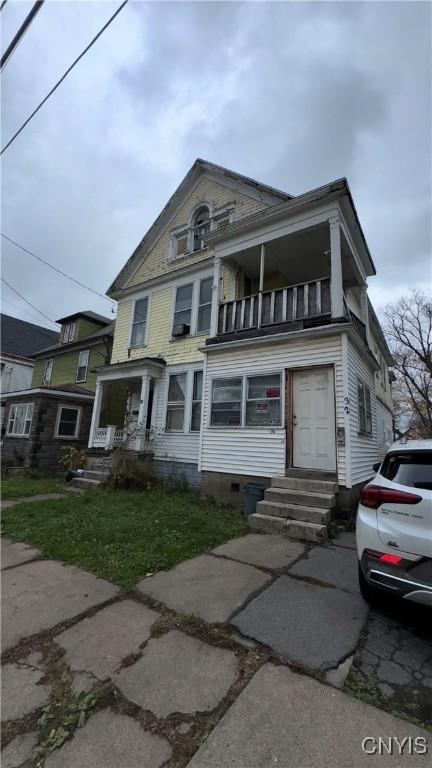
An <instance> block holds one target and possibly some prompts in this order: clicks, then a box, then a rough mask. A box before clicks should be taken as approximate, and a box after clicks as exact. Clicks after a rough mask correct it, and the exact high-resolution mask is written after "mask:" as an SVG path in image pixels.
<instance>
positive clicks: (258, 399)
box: [244, 372, 283, 429]
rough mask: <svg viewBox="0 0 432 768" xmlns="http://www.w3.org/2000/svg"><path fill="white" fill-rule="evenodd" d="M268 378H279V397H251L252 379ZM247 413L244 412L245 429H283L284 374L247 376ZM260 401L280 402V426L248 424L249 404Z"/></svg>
mask: <svg viewBox="0 0 432 768" xmlns="http://www.w3.org/2000/svg"><path fill="white" fill-rule="evenodd" d="M266 376H279V397H249V380H250V379H260V378H265V377H266ZM245 379H246V381H245V411H244V419H245V427H248V428H249V429H255V427H268V428H270V429H272V428H273V427H281V426H282V422H283V416H282V389H283V387H282V372H279V373H257V374H254V375H250V374H248V375H246V377H245ZM260 400H278V402H279V422H280V423H279V424H248V423H247V404H248V403H254V402H256V401H260Z"/></svg>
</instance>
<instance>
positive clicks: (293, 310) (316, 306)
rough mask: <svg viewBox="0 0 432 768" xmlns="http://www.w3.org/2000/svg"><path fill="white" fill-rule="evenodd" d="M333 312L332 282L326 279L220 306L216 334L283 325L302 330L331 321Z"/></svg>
mask: <svg viewBox="0 0 432 768" xmlns="http://www.w3.org/2000/svg"><path fill="white" fill-rule="evenodd" d="M330 311H331V306H330V278H329V277H324V278H322V279H320V280H313V281H309V282H307V283H298V284H297V285H289V286H286V287H285V288H277V289H275V290H273V291H263V292H261V293H256V294H253V295H252V296H245V297H244V298H241V299H235V300H233V301H226V302H223V303H221V304H219V309H218V330H217V334H218V336H221V335H225V334H237V333H241V332H242V331H254V330H255V331H256V330H258V329H264V328H268V327H271V326H276V325H281V324H282V325H287V324H289V326H290V327H291V326H292V324H293V323H294V324H295V325H296V327H297V326H298V327H303V325H304V322H305V321H309V320H310V321H312V323H311V324H313V325H314V324H316V321H319V320H320V319H321V320H323V319H324V318H329V317H330ZM243 335H244V334H243V333H242V336H243ZM248 335H249V334H248Z"/></svg>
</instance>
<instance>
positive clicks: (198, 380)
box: [191, 371, 203, 432]
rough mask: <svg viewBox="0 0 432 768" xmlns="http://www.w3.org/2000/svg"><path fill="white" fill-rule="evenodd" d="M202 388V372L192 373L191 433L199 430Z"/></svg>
mask: <svg viewBox="0 0 432 768" xmlns="http://www.w3.org/2000/svg"><path fill="white" fill-rule="evenodd" d="M202 387H203V372H202V371H194V375H193V388H192V415H191V432H199V431H200V429H201V401H202Z"/></svg>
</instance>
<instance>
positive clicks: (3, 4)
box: [0, 0, 7, 11]
mask: <svg viewBox="0 0 432 768" xmlns="http://www.w3.org/2000/svg"><path fill="white" fill-rule="evenodd" d="M6 3H7V0H3V2H2V4H1V5H0V11H2V10H3V8H4V7H5V5H6Z"/></svg>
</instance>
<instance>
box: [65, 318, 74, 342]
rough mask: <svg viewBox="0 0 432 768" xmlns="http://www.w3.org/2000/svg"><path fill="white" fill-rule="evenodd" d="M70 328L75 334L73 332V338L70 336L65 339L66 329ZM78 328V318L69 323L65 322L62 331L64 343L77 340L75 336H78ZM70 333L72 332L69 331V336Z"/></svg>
mask: <svg viewBox="0 0 432 768" xmlns="http://www.w3.org/2000/svg"><path fill="white" fill-rule="evenodd" d="M68 329H72V331H73V334H72V338H71V339H70V338H68V339H65V336H66V330H68ZM76 330H77V322H76V320H72V321H71V322H69V323H65V324H64V326H63V333H62V344H71V343H72V342H73V341H75V340H76V339H75V336H76ZM69 335H70V333H68V336H69Z"/></svg>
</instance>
